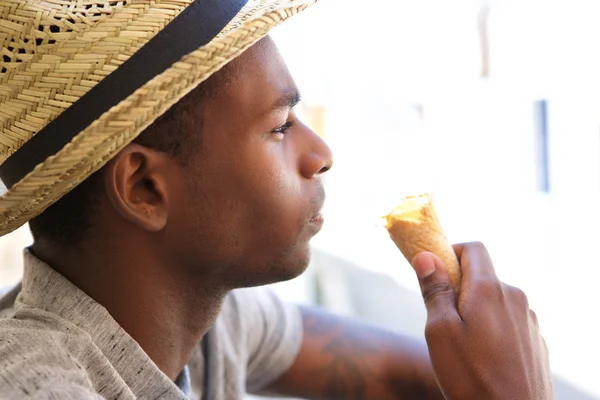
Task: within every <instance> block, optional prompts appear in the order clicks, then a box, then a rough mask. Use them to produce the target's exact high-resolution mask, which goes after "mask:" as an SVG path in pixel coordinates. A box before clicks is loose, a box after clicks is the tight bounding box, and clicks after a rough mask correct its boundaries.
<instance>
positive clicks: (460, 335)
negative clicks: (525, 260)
mask: <svg viewBox="0 0 600 400" xmlns="http://www.w3.org/2000/svg"><path fill="white" fill-rule="evenodd" d="M455 251H456V253H457V256H458V258H459V260H460V264H461V269H462V273H463V278H462V286H461V291H460V296H458V298H457V295H456V293H455V292H454V290H453V287H452V283H451V281H450V277H449V276H448V273H447V271H446V268H445V266H444V265H443V263H442V261H441V260H440V259H439V258H438V257H436V256H434V255H433V254H432V253H420V254H417V255H416V256H415V258H414V259H413V262H412V264H413V267H414V269H415V271H416V273H417V276H418V278H419V282H420V284H421V290H422V293H423V298H424V300H425V305H426V307H427V325H426V328H425V336H426V339H427V344H428V347H429V354H430V357H431V363H432V365H433V369H434V372H435V375H436V378H437V381H438V384H439V385H440V388H441V390H442V392H443V394H444V396H445V398H446V399H448V400H454V399H456V400H463V399H488V400H494V399H511V400H548V399H552V398H553V392H552V383H551V380H550V367H549V362H548V349H547V347H546V343H545V342H544V339H543V338H542V337H541V336H540V333H539V327H538V323H537V318H536V316H535V314H534V312H533V311H531V310H530V309H529V304H528V302H527V297H526V296H525V294H524V293H523V292H522V291H521V290H520V289H517V288H514V287H512V286H508V285H506V284H504V283H502V282H500V280H498V277H497V276H496V273H495V271H494V267H493V265H492V261H491V260H490V257H489V255H488V252H487V250H486V249H485V247H484V246H483V245H482V244H479V243H470V244H464V245H457V246H455Z"/></svg>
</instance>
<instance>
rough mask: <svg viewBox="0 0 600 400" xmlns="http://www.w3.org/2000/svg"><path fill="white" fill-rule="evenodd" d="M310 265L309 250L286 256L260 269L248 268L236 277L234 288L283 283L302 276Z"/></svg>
mask: <svg viewBox="0 0 600 400" xmlns="http://www.w3.org/2000/svg"><path fill="white" fill-rule="evenodd" d="M309 263H310V250H309V249H308V248H307V249H306V250H305V251H303V252H302V254H297V253H296V254H293V256H292V254H288V255H286V257H280V258H278V259H277V260H276V261H273V262H271V263H269V264H267V265H266V266H263V267H261V268H248V269H246V270H245V271H244V273H243V274H240V275H238V279H237V280H238V282H236V284H235V286H236V287H252V286H262V285H270V284H273V283H278V282H285V281H289V280H291V279H294V278H297V277H298V276H300V275H302V274H303V273H304V271H306V269H307V268H308V265H309Z"/></svg>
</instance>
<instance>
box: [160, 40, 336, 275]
mask: <svg viewBox="0 0 600 400" xmlns="http://www.w3.org/2000/svg"><path fill="white" fill-rule="evenodd" d="M224 72H225V74H226V76H227V79H226V81H225V82H224V84H222V85H218V89H217V90H215V92H214V93H213V94H212V95H211V96H210V98H209V99H207V100H205V103H204V104H203V106H202V107H198V112H199V113H201V116H200V119H201V120H202V124H201V125H202V126H201V127H198V128H199V129H198V130H199V132H198V133H197V134H198V135H200V140H199V141H198V143H199V144H198V149H197V151H195V155H194V157H193V160H192V162H191V165H189V166H188V167H186V168H182V169H181V176H182V178H181V179H177V180H181V181H182V182H183V183H184V184H182V185H180V188H181V190H180V191H179V192H178V193H176V194H175V196H174V203H175V204H174V207H172V209H173V211H172V212H171V211H170V215H169V224H168V225H169V226H168V227H167V229H169V228H171V229H170V231H169V232H168V235H167V237H168V238H169V241H172V242H171V243H170V244H171V245H172V246H174V247H175V248H176V249H177V250H176V254H177V257H178V258H179V257H181V258H180V260H179V261H180V263H181V264H182V265H185V266H186V268H187V267H188V266H191V267H193V269H194V270H197V271H199V272H200V271H201V272H202V273H203V274H205V273H207V272H208V273H210V274H214V275H215V276H217V277H218V278H219V280H220V281H224V282H226V284H227V285H229V286H231V287H240V286H252V285H260V284H266V283H271V282H276V281H281V280H286V279H290V278H293V277H295V276H297V275H298V274H300V273H302V272H303V271H304V269H305V268H306V266H307V265H308V261H309V245H308V242H309V240H310V239H311V237H312V236H314V235H315V234H316V233H317V232H318V231H319V229H320V228H321V225H322V222H323V221H322V217H321V216H320V210H321V207H322V204H323V201H324V191H323V187H322V183H321V179H320V174H321V173H323V172H325V171H327V170H328V169H329V168H330V167H331V152H330V150H329V148H328V147H327V145H326V144H325V143H324V142H323V141H322V140H321V139H320V138H319V137H318V136H317V135H316V134H315V133H314V132H313V131H311V130H310V129H309V128H308V127H306V126H305V125H303V124H302V122H300V121H299V120H298V119H297V117H296V115H295V112H294V109H293V106H294V105H295V102H297V100H298V91H297V88H296V86H295V84H294V81H293V79H292V77H291V76H290V73H289V71H288V70H287V68H286V65H285V63H284V62H283V60H282V58H281V56H280V54H279V52H278V51H277V48H276V46H275V44H274V43H273V42H272V41H271V39H269V38H266V39H263V40H262V41H260V42H259V43H258V44H256V45H255V46H253V47H252V48H250V49H249V50H248V51H246V52H245V53H244V54H243V55H241V56H240V57H239V58H238V59H236V60H234V61H233V62H232V63H230V64H229V65H228V66H226V67H225V71H224Z"/></svg>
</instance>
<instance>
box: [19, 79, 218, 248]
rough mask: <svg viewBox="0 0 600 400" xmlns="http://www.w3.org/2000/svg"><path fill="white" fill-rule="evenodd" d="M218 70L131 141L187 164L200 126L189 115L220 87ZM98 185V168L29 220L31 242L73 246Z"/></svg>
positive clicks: (84, 229) (88, 218) (88, 220)
mask: <svg viewBox="0 0 600 400" xmlns="http://www.w3.org/2000/svg"><path fill="white" fill-rule="evenodd" d="M221 71H223V70H221ZM221 71H220V72H219V73H216V74H214V75H213V76H211V77H210V78H209V79H208V80H207V81H205V82H204V83H202V84H200V85H199V86H198V87H197V88H195V89H194V90H192V91H191V92H190V93H188V94H187V95H186V96H185V97H183V98H182V99H181V100H180V101H178V102H177V103H176V104H175V105H173V106H172V107H171V108H170V109H169V110H167V111H166V112H165V113H164V114H163V115H161V116H160V117H159V118H157V119H156V120H155V121H154V123H152V125H150V126H149V127H148V128H146V129H145V130H144V131H143V132H142V133H141V134H140V135H139V136H138V137H137V138H136V139H135V140H134V141H133V143H138V144H140V145H142V146H145V147H149V148H152V149H155V150H158V151H161V152H164V153H167V154H169V155H171V156H172V157H174V158H175V159H176V160H177V161H178V162H180V163H182V164H183V165H185V164H187V163H188V162H189V160H190V158H191V156H192V155H193V154H194V150H193V149H195V148H198V145H199V142H198V141H199V140H200V136H201V135H199V131H201V129H202V127H201V123H202V121H198V120H197V118H193V124H194V126H193V127H190V126H189V125H190V123H191V118H190V116H192V115H193V114H192V113H197V108H198V107H202V103H203V102H204V101H206V100H207V99H208V98H210V97H211V96H212V95H213V93H215V91H216V90H217V89H219V88H221V87H222V86H223V84H224V83H225V81H226V80H225V79H224V75H225V74H224V73H222V72H221ZM195 110H196V111H195ZM196 115H197V114H196ZM192 128H193V129H192ZM102 185H103V181H102V169H100V170H99V171H97V172H95V173H93V174H92V175H90V176H89V177H88V178H87V179H86V180H84V181H83V182H81V183H80V184H79V185H77V186H76V187H75V188H73V189H72V190H71V191H70V192H69V193H67V194H65V195H64V196H63V197H62V198H61V199H60V200H58V201H57V202H56V203H54V204H53V205H51V206H50V207H48V208H47V209H46V210H45V211H44V212H43V213H41V214H40V215H38V216H37V217H35V218H34V219H32V220H31V221H30V222H29V228H30V230H31V234H32V236H33V239H34V241H39V240H40V239H43V240H46V241H48V242H51V243H53V244H56V245H58V246H61V247H73V246H77V245H78V244H79V243H80V242H81V240H82V239H83V237H84V235H85V234H87V233H88V232H89V230H90V228H91V227H92V223H93V222H92V216H93V215H94V214H95V213H97V212H98V209H99V204H100V202H99V197H100V196H99V195H100V193H101V192H100V191H101V190H102Z"/></svg>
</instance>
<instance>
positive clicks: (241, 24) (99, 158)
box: [0, 0, 316, 235]
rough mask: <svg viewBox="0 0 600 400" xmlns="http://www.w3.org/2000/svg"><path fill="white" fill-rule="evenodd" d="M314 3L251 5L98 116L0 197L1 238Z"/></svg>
mask: <svg viewBox="0 0 600 400" xmlns="http://www.w3.org/2000/svg"><path fill="white" fill-rule="evenodd" d="M315 2H316V0H283V1H282V0H261V1H254V2H250V3H249V5H248V6H246V7H244V8H243V9H242V10H241V11H240V12H239V13H238V14H237V16H236V17H235V18H234V19H233V20H232V21H231V22H230V23H229V24H228V25H227V26H226V27H225V29H223V31H222V32H221V34H220V35H219V36H217V38H215V39H213V40H212V41H211V42H210V43H208V44H207V45H205V46H202V47H200V48H198V49H197V50H195V51H193V52H192V53H190V54H188V55H187V56H185V57H183V58H182V59H181V60H180V61H179V62H176V63H175V64H173V65H172V66H171V67H169V68H168V69H167V70H165V71H164V72H163V73H161V74H159V75H157V76H156V77H154V78H153V79H151V80H150V81H148V82H147V83H146V84H144V85H143V86H141V87H140V88H139V89H137V90H136V91H135V92H134V93H133V94H131V95H130V96H128V97H127V98H126V99H125V100H123V101H121V102H120V103H118V104H117V105H115V106H114V107H112V108H111V109H110V110H109V111H107V112H105V113H104V114H102V116H100V118H98V119H96V120H95V121H94V122H93V123H92V124H90V125H89V126H88V127H87V128H85V129H83V130H82V131H81V132H79V133H78V134H77V135H76V136H75V137H74V138H73V140H71V142H70V143H68V144H67V145H65V146H64V147H63V148H62V149H61V150H60V151H58V152H57V153H56V154H54V155H52V156H50V157H48V158H47V159H46V160H45V161H43V162H42V163H40V164H38V165H37V166H36V167H35V168H34V169H33V170H32V171H31V172H29V173H28V174H27V175H26V176H25V177H23V178H22V179H21V180H19V181H18V182H16V183H15V184H14V185H12V186H11V187H10V189H8V190H7V192H6V193H4V194H3V195H2V196H0V215H1V217H0V235H4V234H7V233H9V232H11V231H13V230H15V229H17V228H19V227H20V226H22V225H23V224H25V223H27V222H28V221H29V220H31V219H32V218H35V217H36V216H37V215H39V214H41V213H42V212H43V211H44V210H45V209H46V208H48V207H49V206H50V205H52V204H53V203H55V202H56V201H57V200H59V199H60V198H61V197H62V196H64V195H65V194H66V193H67V192H69V191H70V190H72V189H73V188H74V187H76V186H77V185H78V184H79V183H81V182H83V181H84V180H85V179H86V178H88V177H89V176H90V175H91V174H93V173H94V172H95V171H97V170H99V169H100V168H102V167H103V166H104V165H105V164H106V163H107V162H108V161H109V160H110V159H112V158H113V157H114V156H115V155H116V154H117V153H118V152H119V151H121V150H122V149H123V148H124V147H125V146H127V145H128V144H129V143H131V142H132V141H133V140H134V139H135V138H136V137H137V136H138V135H139V134H140V133H141V132H143V131H144V130H145V129H146V128H147V127H148V126H149V125H151V124H152V123H153V122H154V121H155V120H156V119H157V118H158V117H160V116H161V115H162V114H163V113H164V112H166V111H167V110H168V109H169V108H170V107H171V106H172V105H173V104H175V103H177V102H178V101H179V100H180V99H181V98H183V97H184V96H185V95H186V94H188V93H189V92H190V91H192V90H193V89H194V88H196V87H197V86H198V85H199V84H201V83H202V82H203V81H205V80H206V79H208V78H209V77H210V76H211V75H212V74H214V73H215V72H216V71H218V70H219V69H221V68H222V67H223V66H224V65H226V64H227V63H229V62H230V61H232V60H233V59H235V58H236V57H237V56H239V55H240V54H242V53H243V52H244V51H245V50H246V49H248V48H249V47H251V46H252V45H253V44H255V43H256V42H258V41H259V40H260V39H262V38H264V37H265V36H266V35H267V34H268V33H269V31H270V30H271V29H273V28H274V27H276V26H278V25H279V24H281V23H282V22H284V21H285V20H287V19H289V18H290V17H292V16H293V15H295V14H297V13H298V12H300V11H302V10H304V9H305V8H307V7H308V6H310V5H312V4H314V3H315Z"/></svg>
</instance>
